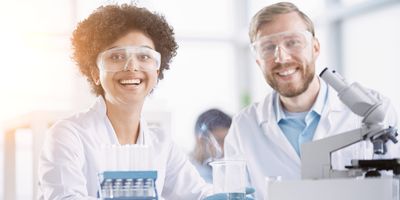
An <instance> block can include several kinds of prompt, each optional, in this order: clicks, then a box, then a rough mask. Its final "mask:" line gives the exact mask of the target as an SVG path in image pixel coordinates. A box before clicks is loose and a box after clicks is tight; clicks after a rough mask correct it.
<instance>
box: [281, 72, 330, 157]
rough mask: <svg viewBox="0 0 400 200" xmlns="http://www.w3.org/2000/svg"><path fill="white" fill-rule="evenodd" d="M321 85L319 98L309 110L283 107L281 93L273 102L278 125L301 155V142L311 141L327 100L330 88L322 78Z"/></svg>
mask: <svg viewBox="0 0 400 200" xmlns="http://www.w3.org/2000/svg"><path fill="white" fill-rule="evenodd" d="M320 87H321V88H320V90H319V93H318V97H317V100H316V101H315V103H314V105H313V107H312V108H311V109H310V110H309V111H307V112H300V113H296V112H288V111H286V110H285V109H283V108H282V105H281V103H280V100H279V95H276V96H275V98H274V102H273V103H274V109H275V113H276V120H277V122H278V126H279V127H280V128H281V130H282V132H283V134H284V135H285V136H286V138H287V139H288V141H289V142H290V144H291V145H292V146H293V148H294V149H295V150H296V152H297V155H299V156H300V146H301V144H303V143H304V142H308V141H311V140H312V138H313V137H314V133H315V129H316V128H317V125H318V122H319V119H320V118H321V114H322V111H323V108H324V106H325V104H326V101H327V89H328V88H327V86H326V83H325V82H324V81H322V80H320Z"/></svg>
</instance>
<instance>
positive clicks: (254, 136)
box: [225, 80, 400, 199]
mask: <svg viewBox="0 0 400 200" xmlns="http://www.w3.org/2000/svg"><path fill="white" fill-rule="evenodd" d="M320 81H323V80H320ZM327 92H328V94H327V95H328V98H327V103H326V105H325V107H324V110H323V112H322V116H321V118H320V121H319V124H318V126H317V129H316V132H315V134H314V137H313V140H318V139H321V138H324V137H328V136H330V135H335V134H339V133H343V132H345V131H348V130H352V129H356V128H359V127H360V126H361V118H360V117H359V116H357V115H355V114H353V113H352V112H351V110H350V109H348V108H347V107H346V105H344V104H343V103H342V102H341V101H340V100H339V98H338V97H337V93H336V91H335V90H334V89H333V88H331V87H328V91H327ZM371 93H372V94H373V95H376V96H378V97H379V98H382V96H381V95H379V94H378V93H376V92H373V91H371ZM274 95H277V93H276V92H273V93H271V94H269V95H267V96H266V97H265V99H264V100H263V101H262V102H260V103H254V104H252V105H250V106H248V107H246V108H245V109H243V110H242V111H241V112H240V113H238V114H237V115H236V116H235V117H234V118H233V121H232V126H231V128H230V130H229V133H228V135H227V136H226V138H225V156H226V157H227V158H228V157H231V158H232V157H239V158H244V159H246V161H247V168H248V172H249V179H250V184H251V186H252V187H254V188H255V189H256V199H264V194H263V193H264V190H265V177H266V176H282V178H283V179H300V178H301V166H300V157H299V156H298V155H297V153H296V151H295V150H294V148H293V147H292V145H291V144H290V142H289V141H288V140H287V138H286V137H285V135H284V134H283V133H282V131H281V129H280V128H279V126H278V124H277V121H276V115H275V112H274V109H273V103H272V101H273V97H274ZM384 102H385V105H390V104H389V102H388V99H386V98H384ZM385 120H386V122H388V123H389V124H390V125H392V126H396V125H397V118H396V114H395V111H394V108H393V107H392V106H390V108H389V109H388V113H387V116H386V119H385ZM389 143H391V142H389ZM398 146H399V145H391V144H390V145H389V147H390V152H389V153H388V154H387V156H395V157H399V155H400V154H399V153H398V152H399V150H398V149H399V147H398ZM355 158H360V159H362V158H363V159H371V158H372V145H371V144H370V143H368V142H360V143H356V144H354V145H352V146H349V147H348V148H346V149H343V150H340V151H337V152H336V153H334V154H333V156H332V164H333V168H334V169H343V168H344V166H345V165H350V160H351V159H355Z"/></svg>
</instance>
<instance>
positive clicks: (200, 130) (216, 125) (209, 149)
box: [190, 109, 232, 183]
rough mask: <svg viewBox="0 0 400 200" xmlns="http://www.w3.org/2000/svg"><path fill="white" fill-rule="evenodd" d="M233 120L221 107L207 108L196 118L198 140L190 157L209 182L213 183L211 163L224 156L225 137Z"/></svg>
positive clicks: (196, 137) (195, 130)
mask: <svg viewBox="0 0 400 200" xmlns="http://www.w3.org/2000/svg"><path fill="white" fill-rule="evenodd" d="M231 122H232V118H231V117H230V116H229V115H227V114H226V113H224V112H223V111H221V110H219V109H209V110H206V111H205V112H203V113H201V114H200V115H199V117H198V118H197V120H196V124H195V127H194V133H195V134H194V135H195V140H196V141H195V146H194V149H193V151H192V152H191V155H190V157H191V161H192V163H193V164H194V166H195V167H196V169H197V171H199V173H200V175H201V176H202V177H203V178H204V180H205V181H206V182H208V183H212V169H211V166H210V165H209V163H210V162H211V161H213V160H215V159H221V158H222V157H223V156H224V152H223V149H224V138H225V135H226V134H227V133H228V129H229V127H230V125H231Z"/></svg>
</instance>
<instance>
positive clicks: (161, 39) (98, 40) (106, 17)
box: [71, 4, 178, 95]
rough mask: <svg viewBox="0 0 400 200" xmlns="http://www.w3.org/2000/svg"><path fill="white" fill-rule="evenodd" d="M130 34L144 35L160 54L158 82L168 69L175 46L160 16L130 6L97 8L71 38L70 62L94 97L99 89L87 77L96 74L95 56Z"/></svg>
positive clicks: (100, 91)
mask: <svg viewBox="0 0 400 200" xmlns="http://www.w3.org/2000/svg"><path fill="white" fill-rule="evenodd" d="M132 30H137V31H142V32H143V33H144V34H146V35H148V36H149V37H150V38H151V39H152V40H153V43H154V45H155V50H156V51H157V52H159V53H160V54H161V66H160V73H159V75H158V80H161V79H163V78H164V73H163V71H164V70H168V69H169V68H170V66H169V65H170V62H171V59H172V58H173V57H174V56H175V55H176V50H177V49H178V45H177V43H176V41H175V38H174V31H173V28H172V27H171V26H170V25H169V24H168V23H167V21H166V20H165V18H164V16H163V15H160V14H157V13H152V12H150V11H149V10H147V9H146V8H140V7H137V6H135V5H132V4H121V5H107V6H101V7H99V8H97V9H96V10H95V11H94V12H93V13H92V14H91V15H90V16H89V17H88V18H87V19H85V20H83V21H82V22H80V23H79V24H78V26H77V28H76V29H75V31H74V32H73V35H72V38H71V42H72V49H73V55H72V59H73V60H74V61H75V62H76V63H77V65H78V67H79V70H80V72H81V73H82V74H83V75H84V76H85V77H86V79H87V80H88V81H89V83H90V85H91V86H92V92H93V93H95V94H96V95H103V94H104V90H103V88H102V87H101V86H100V85H96V84H95V81H94V80H93V79H92V76H91V74H92V72H98V71H97V70H98V68H97V63H96V59H97V56H98V54H99V53H100V52H101V51H103V50H104V49H105V48H106V47H107V46H108V45H110V44H112V43H113V42H115V41H116V40H118V39H119V38H121V37H123V36H124V35H126V34H127V33H128V32H130V31H132ZM95 70H96V71H95Z"/></svg>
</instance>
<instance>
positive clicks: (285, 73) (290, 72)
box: [278, 69, 296, 76]
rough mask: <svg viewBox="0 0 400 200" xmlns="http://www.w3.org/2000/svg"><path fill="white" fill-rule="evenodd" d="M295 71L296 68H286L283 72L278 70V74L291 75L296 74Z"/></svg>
mask: <svg viewBox="0 0 400 200" xmlns="http://www.w3.org/2000/svg"><path fill="white" fill-rule="evenodd" d="M294 72H296V70H295V69H289V70H286V71H283V72H278V74H279V75H280V76H289V75H292V74H294Z"/></svg>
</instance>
